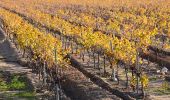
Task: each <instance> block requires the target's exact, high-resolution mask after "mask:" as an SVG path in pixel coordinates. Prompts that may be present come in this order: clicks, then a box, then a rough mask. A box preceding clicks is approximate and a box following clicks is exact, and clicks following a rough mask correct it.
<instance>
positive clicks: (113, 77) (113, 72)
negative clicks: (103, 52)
mask: <svg viewBox="0 0 170 100" xmlns="http://www.w3.org/2000/svg"><path fill="white" fill-rule="evenodd" d="M110 49H111V51H112V52H113V45H112V41H111V40H110ZM112 60H113V59H112ZM111 68H112V76H111V77H112V79H113V81H117V80H116V75H115V74H116V73H115V68H114V67H113V64H112V63H111Z"/></svg>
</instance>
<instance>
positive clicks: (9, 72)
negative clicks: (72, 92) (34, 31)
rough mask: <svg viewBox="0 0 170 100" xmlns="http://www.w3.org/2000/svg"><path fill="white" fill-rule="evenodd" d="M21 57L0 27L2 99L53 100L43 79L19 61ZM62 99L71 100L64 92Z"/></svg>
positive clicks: (0, 91) (0, 90)
mask: <svg viewBox="0 0 170 100" xmlns="http://www.w3.org/2000/svg"><path fill="white" fill-rule="evenodd" d="M0 25H1V24H0ZM19 57H20V56H19V53H18V52H17V51H16V49H15V47H14V45H13V44H12V43H11V42H9V40H8V39H6V37H5V35H4V32H3V30H2V29H1V28H0V100H4V99H5V100H6V99H10V100H11V99H12V100H37V99H38V100H49V99H50V100H51V99H52V98H53V97H52V96H51V94H49V91H46V90H43V89H41V88H42V81H41V80H39V79H38V76H37V75H36V74H34V73H32V70H31V69H29V68H28V67H25V66H23V65H22V64H19V63H18V62H19V61H20V60H19ZM37 91H38V92H37ZM42 98H43V99H42ZM61 99H62V100H69V99H67V97H66V96H65V95H64V94H63V95H62V96H61Z"/></svg>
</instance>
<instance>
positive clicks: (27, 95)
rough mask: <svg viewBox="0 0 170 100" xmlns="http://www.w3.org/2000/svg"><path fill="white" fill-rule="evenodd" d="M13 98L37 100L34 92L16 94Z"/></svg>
mask: <svg viewBox="0 0 170 100" xmlns="http://www.w3.org/2000/svg"><path fill="white" fill-rule="evenodd" d="M13 96H16V97H19V98H27V99H29V100H34V99H36V97H35V93H34V92H30V91H25V92H20V93H16V94H14V95H13Z"/></svg>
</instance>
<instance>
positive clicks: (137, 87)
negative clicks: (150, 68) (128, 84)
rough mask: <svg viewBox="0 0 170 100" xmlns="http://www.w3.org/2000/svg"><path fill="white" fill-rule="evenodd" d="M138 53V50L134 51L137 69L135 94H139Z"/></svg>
mask: <svg viewBox="0 0 170 100" xmlns="http://www.w3.org/2000/svg"><path fill="white" fill-rule="evenodd" d="M138 62H139V51H138V49H137V50H136V68H137V73H136V74H137V86H136V89H137V94H139V63H138Z"/></svg>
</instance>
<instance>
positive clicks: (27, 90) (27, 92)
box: [0, 71, 36, 100]
mask: <svg viewBox="0 0 170 100" xmlns="http://www.w3.org/2000/svg"><path fill="white" fill-rule="evenodd" d="M0 91H1V92H3V96H4V97H5V100H14V98H22V99H23V100H36V96H35V92H34V90H33V87H32V85H31V84H30V82H29V80H28V78H27V77H26V76H25V75H24V74H10V73H7V72H2V71H0ZM8 91H19V92H14V93H8Z"/></svg>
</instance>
